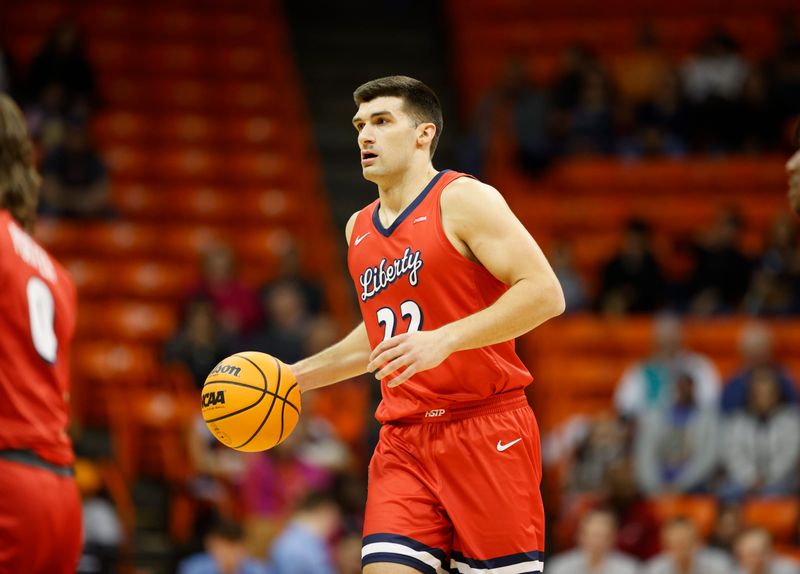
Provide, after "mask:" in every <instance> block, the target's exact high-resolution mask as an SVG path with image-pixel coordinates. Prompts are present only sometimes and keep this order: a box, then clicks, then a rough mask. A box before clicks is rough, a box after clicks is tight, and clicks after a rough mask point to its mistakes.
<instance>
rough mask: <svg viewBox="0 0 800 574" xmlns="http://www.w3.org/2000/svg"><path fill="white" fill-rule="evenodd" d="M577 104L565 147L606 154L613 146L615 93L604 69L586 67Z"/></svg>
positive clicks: (578, 151)
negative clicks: (587, 68)
mask: <svg viewBox="0 0 800 574" xmlns="http://www.w3.org/2000/svg"><path fill="white" fill-rule="evenodd" d="M582 83H583V86H582V88H581V92H580V97H579V98H578V104H577V105H576V106H575V108H574V109H573V110H572V121H571V122H570V130H569V135H568V141H567V150H568V151H569V152H570V153H572V154H580V155H597V154H608V153H611V151H613V149H614V107H613V106H614V101H613V99H614V96H613V92H612V89H611V84H610V82H609V79H608V77H607V75H606V73H605V72H604V71H603V70H600V69H591V70H587V71H586V72H585V74H584V77H583V82H582Z"/></svg>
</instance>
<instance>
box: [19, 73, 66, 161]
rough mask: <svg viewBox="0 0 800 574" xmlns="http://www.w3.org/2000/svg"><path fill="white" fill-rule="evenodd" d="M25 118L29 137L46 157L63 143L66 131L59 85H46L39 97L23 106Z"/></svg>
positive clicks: (62, 94)
mask: <svg viewBox="0 0 800 574" xmlns="http://www.w3.org/2000/svg"><path fill="white" fill-rule="evenodd" d="M25 118H26V119H27V121H28V130H29V131H30V132H31V138H33V141H35V142H36V144H37V145H38V146H39V148H40V149H41V150H42V152H43V153H44V154H45V157H47V156H48V155H50V153H51V152H52V150H54V149H55V148H57V147H58V146H60V145H61V144H62V143H63V141H64V133H65V131H66V124H67V122H66V117H65V110H64V92H63V91H62V89H61V86H59V85H58V84H50V85H49V86H46V87H45V88H44V90H42V93H41V94H40V95H39V99H38V100H36V101H35V102H31V103H29V104H28V105H27V106H26V107H25Z"/></svg>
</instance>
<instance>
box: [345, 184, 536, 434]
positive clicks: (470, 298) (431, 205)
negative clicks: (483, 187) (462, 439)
mask: <svg viewBox="0 0 800 574" xmlns="http://www.w3.org/2000/svg"><path fill="white" fill-rule="evenodd" d="M464 176H465V174H463V173H458V172H453V171H449V170H445V171H441V172H439V173H438V174H437V175H436V176H435V177H434V178H433V179H432V180H431V181H430V183H429V184H428V185H427V186H426V187H425V189H423V190H422V192H421V193H420V194H419V195H418V196H417V198H416V199H415V200H414V201H413V202H411V204H410V205H409V206H408V207H407V208H406V209H405V210H404V211H403V213H401V214H400V216H399V217H398V218H397V220H396V221H395V222H394V223H392V225H391V226H390V227H389V228H388V229H387V228H385V227H384V226H383V225H382V224H381V222H380V218H379V217H378V210H379V209H380V200H376V201H374V202H373V203H371V204H370V205H368V206H367V207H365V208H364V209H362V210H361V211H360V212H359V213H358V215H357V216H356V221H355V225H354V226H353V230H352V234H351V236H350V246H349V250H348V266H349V269H350V275H351V276H352V278H353V282H354V283H355V287H356V291H357V292H358V296H359V304H360V306H361V313H362V315H363V317H364V324H365V325H366V328H367V334H368V336H369V342H370V346H371V347H372V348H373V349H374V348H375V347H376V346H377V345H378V344H379V343H380V342H381V341H383V340H385V339H388V338H390V337H392V336H394V335H398V334H401V333H404V332H413V331H418V330H422V329H425V330H433V329H437V328H439V327H441V326H443V325H446V324H448V323H452V322H453V321H457V320H458V319H462V318H464V317H466V316H468V315H472V314H474V313H477V312H478V311H480V310H482V309H485V308H486V307H488V306H489V305H491V304H492V303H494V302H495V301H496V300H497V299H498V298H499V297H500V296H501V295H502V294H503V293H505V292H506V291H507V290H508V287H507V286H506V285H505V284H504V283H503V282H501V281H499V280H498V279H496V278H495V277H494V276H493V275H492V274H491V273H489V272H488V271H487V270H486V268H485V267H483V265H481V264H479V263H475V262H473V261H470V260H469V259H467V258H466V257H464V256H463V255H462V254H461V253H459V252H458V250H456V248H455V247H454V246H453V244H452V243H451V242H450V240H449V239H448V238H447V236H446V235H445V232H444V228H443V226H442V218H441V210H440V208H439V199H440V197H441V194H442V190H444V188H445V187H446V186H447V185H448V184H449V183H450V182H451V181H453V180H455V179H457V178H459V177H464ZM388 381H389V378H387V379H385V380H383V381H381V386H382V395H383V400H382V401H381V404H380V405H379V406H378V410H377V412H376V417H377V419H378V420H379V421H381V422H387V421H392V420H397V419H401V418H404V417H409V416H412V415H420V414H423V413H439V412H440V410H441V409H447V408H448V405H453V404H454V403H460V402H472V401H480V400H483V399H486V398H488V397H490V396H492V395H496V394H499V393H504V392H508V391H512V390H515V389H520V388H523V387H525V386H526V385H528V384H529V383H530V382H531V375H530V373H529V372H528V370H527V369H526V368H525V366H524V365H523V364H522V361H520V359H519V357H518V356H517V354H516V352H515V350H514V341H513V340H511V341H506V342H504V343H498V344H496V345H491V346H488V347H483V348H480V349H471V350H467V351H459V352H457V353H453V354H452V355H450V356H449V357H448V358H447V359H445V361H444V362H443V363H442V364H441V365H439V366H438V367H435V368H433V369H429V370H427V371H423V372H421V373H418V374H417V375H414V376H413V377H412V378H411V379H409V380H408V381H406V382H405V383H404V384H402V385H400V386H399V387H395V388H393V389H387V387H386V384H387V382H388ZM432 416H433V415H432Z"/></svg>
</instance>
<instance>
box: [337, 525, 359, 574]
mask: <svg viewBox="0 0 800 574" xmlns="http://www.w3.org/2000/svg"><path fill="white" fill-rule="evenodd" d="M361 546H362V542H361V532H360V531H349V532H347V533H346V534H345V535H344V536H343V537H342V538H341V539H339V541H338V542H337V544H336V568H337V572H338V574H361V572H362V571H361Z"/></svg>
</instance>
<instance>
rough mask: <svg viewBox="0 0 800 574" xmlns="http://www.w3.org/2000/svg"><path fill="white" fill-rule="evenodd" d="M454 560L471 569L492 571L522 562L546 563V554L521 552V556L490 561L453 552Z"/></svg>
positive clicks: (513, 555) (534, 551)
mask: <svg viewBox="0 0 800 574" xmlns="http://www.w3.org/2000/svg"><path fill="white" fill-rule="evenodd" d="M452 558H453V560H455V561H456V562H461V563H463V564H466V565H467V566H469V567H470V568H480V569H483V570H491V569H492V568H502V567H503V566H512V565H513V564H520V563H522V562H534V561H536V560H541V561H542V562H544V552H539V551H538V550H533V551H531V552H520V553H519V554H509V555H508V556H500V557H499V558H490V559H489V560H476V559H475V558H467V557H466V556H464V555H463V554H461V552H458V551H456V550H453V552H452Z"/></svg>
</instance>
